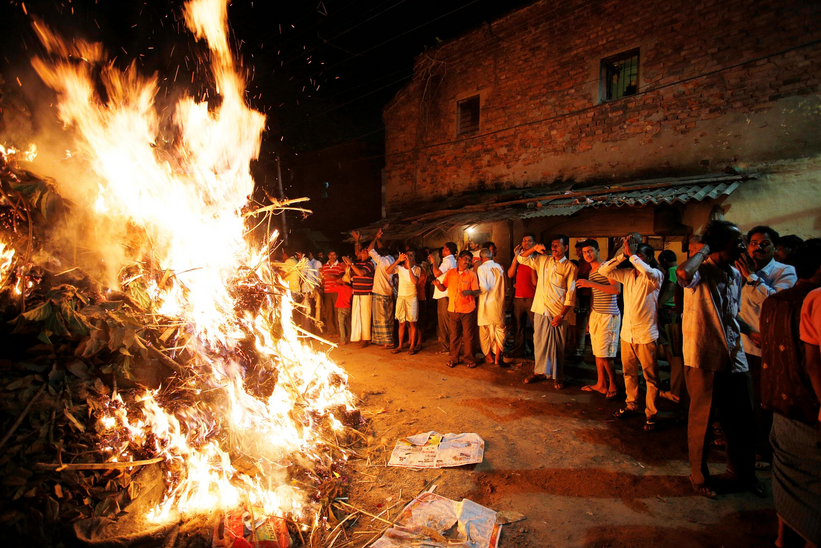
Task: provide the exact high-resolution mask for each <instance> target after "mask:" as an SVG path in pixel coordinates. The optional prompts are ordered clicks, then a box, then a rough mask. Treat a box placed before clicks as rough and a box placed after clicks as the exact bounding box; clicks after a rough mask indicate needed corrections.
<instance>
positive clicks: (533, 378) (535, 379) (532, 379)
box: [525, 373, 547, 384]
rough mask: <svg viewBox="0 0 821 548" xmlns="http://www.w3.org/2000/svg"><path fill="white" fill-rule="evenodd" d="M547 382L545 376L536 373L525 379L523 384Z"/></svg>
mask: <svg viewBox="0 0 821 548" xmlns="http://www.w3.org/2000/svg"><path fill="white" fill-rule="evenodd" d="M546 380H547V375H540V374H538V373H534V374H533V375H530V376H529V377H528V378H526V379H525V384H533V383H534V382H542V381H546Z"/></svg>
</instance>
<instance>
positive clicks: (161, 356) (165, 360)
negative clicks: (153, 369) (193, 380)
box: [137, 337, 185, 375]
mask: <svg viewBox="0 0 821 548" xmlns="http://www.w3.org/2000/svg"><path fill="white" fill-rule="evenodd" d="M137 338H138V339H140V342H141V343H143V345H144V346H145V348H146V349H147V350H148V353H149V354H151V356H153V357H154V358H156V359H158V360H159V361H161V362H162V363H163V364H164V365H167V366H168V367H170V368H171V369H173V370H174V371H176V372H177V373H179V374H180V375H183V374H184V373H185V369H184V368H183V366H181V365H180V364H178V363H177V362H175V361H174V360H172V359H171V358H169V357H168V356H166V355H165V354H163V353H162V352H160V351H159V350H157V349H156V348H154V346H153V345H152V344H151V343H150V342H148V341H146V340H145V339H143V338H142V337H137Z"/></svg>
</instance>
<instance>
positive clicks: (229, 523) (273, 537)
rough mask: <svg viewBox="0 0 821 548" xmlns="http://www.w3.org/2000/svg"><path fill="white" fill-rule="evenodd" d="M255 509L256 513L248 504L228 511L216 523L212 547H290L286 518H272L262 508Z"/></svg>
mask: <svg viewBox="0 0 821 548" xmlns="http://www.w3.org/2000/svg"><path fill="white" fill-rule="evenodd" d="M252 510H253V514H252V513H251V511H250V510H249V509H248V508H247V507H242V508H237V509H236V510H231V511H230V512H226V513H225V514H224V516H222V518H221V519H220V520H219V522H217V524H216V525H214V534H213V536H212V540H211V546H212V548H252V547H253V548H256V547H259V548H290V546H291V537H290V535H289V534H288V527H287V525H286V524H285V520H284V519H283V518H280V517H276V516H271V517H268V516H266V515H265V512H264V510H263V509H262V508H259V507H253V509H252ZM255 537H256V538H255Z"/></svg>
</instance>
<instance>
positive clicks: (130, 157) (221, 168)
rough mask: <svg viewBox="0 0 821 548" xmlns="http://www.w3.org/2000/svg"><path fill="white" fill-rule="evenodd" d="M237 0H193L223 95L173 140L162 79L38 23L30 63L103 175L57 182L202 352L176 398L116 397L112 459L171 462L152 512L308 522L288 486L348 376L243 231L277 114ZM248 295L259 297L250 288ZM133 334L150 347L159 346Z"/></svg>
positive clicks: (180, 113)
mask: <svg viewBox="0 0 821 548" xmlns="http://www.w3.org/2000/svg"><path fill="white" fill-rule="evenodd" d="M226 5H227V4H226V1H225V0H192V1H191V2H189V3H188V4H187V5H186V10H185V21H186V23H187V25H188V28H189V29H190V30H191V31H192V32H193V33H194V35H195V36H196V37H197V38H198V39H204V40H206V42H207V43H208V46H209V49H210V51H211V56H212V63H211V70H212V76H213V79H214V83H215V85H216V89H217V91H218V93H219V94H220V96H221V98H222V101H221V103H220V104H219V106H218V107H216V108H210V109H209V106H208V104H207V103H205V102H197V101H195V100H194V99H192V98H185V99H183V100H181V101H180V102H179V103H178V104H177V105H176V110H175V112H174V115H173V124H172V126H173V127H174V131H175V135H174V136H173V138H170V139H164V138H163V136H162V135H161V131H160V128H161V127H168V124H166V123H164V121H162V120H161V119H160V116H159V114H158V112H157V109H156V108H155V105H154V98H155V96H156V94H157V81H156V78H154V77H151V78H148V77H144V76H141V75H140V74H138V73H137V70H136V68H135V65H133V64H132V65H131V67H129V68H128V69H127V70H126V71H124V72H119V71H117V70H116V69H115V68H114V66H113V64H105V59H106V56H105V53H104V52H103V49H102V47H101V46H100V45H98V44H87V43H83V42H76V43H72V44H67V43H65V42H64V41H62V40H60V38H59V37H57V36H55V35H54V34H53V33H51V32H50V31H49V30H48V28H46V27H45V26H44V25H43V24H42V23H36V24H35V29H36V31H37V33H38V35H39V36H40V39H41V41H42V42H43V45H44V46H45V48H46V50H47V51H48V52H49V53H50V54H51V55H52V56H53V58H52V59H51V60H48V61H47V60H43V59H39V58H37V59H35V60H34V61H33V64H34V66H35V69H36V70H37V72H38V74H39V75H40V76H41V77H42V79H43V80H44V81H45V82H46V83H47V84H48V85H49V86H51V87H52V88H53V89H54V90H55V91H57V93H58V95H59V103H58V114H59V116H60V119H61V120H62V121H63V122H64V123H65V124H66V126H67V127H69V128H71V129H72V130H73V131H74V132H75V141H76V152H74V153H72V154H71V156H72V157H73V159H74V160H72V161H76V160H77V159H80V160H81V161H83V162H86V163H87V165H88V167H89V168H90V171H91V173H93V176H92V177H91V178H90V180H88V181H73V182H72V184H71V185H68V184H65V183H60V182H59V181H58V185H59V186H60V191H61V193H63V194H65V195H67V196H70V197H71V198H72V200H74V201H75V202H76V203H78V204H79V205H80V206H81V207H82V208H83V209H84V211H85V212H86V214H87V215H89V216H91V217H92V218H94V219H96V220H97V222H98V223H99V225H100V226H104V227H106V239H107V240H108V241H107V243H109V244H110V243H111V240H113V241H114V243H116V244H118V246H119V247H120V248H121V249H122V248H125V247H128V249H130V250H132V252H133V256H132V257H131V259H132V260H127V258H126V257H125V255H124V254H114V255H113V256H112V255H108V256H107V257H106V263H107V264H109V266H110V267H111V268H112V270H113V271H114V272H118V273H119V274H118V277H119V284H120V287H121V288H122V290H123V292H124V293H125V294H127V295H131V296H132V298H133V299H134V300H137V299H136V297H134V296H135V295H147V298H146V299H147V302H145V303H140V304H141V306H142V305H144V306H143V308H145V311H146V313H147V315H148V316H149V317H150V318H152V321H155V322H157V323H160V324H167V325H169V326H170V327H169V329H170V330H171V331H173V330H174V329H177V330H179V331H178V332H180V333H182V332H186V333H189V334H190V336H188V337H181V338H182V339H184V341H185V342H184V350H185V352H187V353H189V354H190V355H194V356H196V359H195V360H193V362H192V363H193V366H189V368H190V370H188V371H184V372H183V375H182V379H181V380H179V381H177V382H176V383H175V388H174V391H173V392H172V391H171V389H170V388H165V387H164V388H163V389H160V390H158V391H150V392H146V393H144V394H140V395H133V394H131V395H126V397H125V399H123V397H121V395H119V394H114V395H113V396H112V397H111V399H110V400H108V401H106V402H104V403H103V404H102V406H103V408H104V409H103V410H102V412H101V413H100V417H99V421H98V424H97V431H98V434H99V436H100V439H101V440H102V442H101V447H102V449H103V451H104V452H105V453H106V455H107V457H108V458H109V459H110V460H112V461H118V462H123V461H125V462H130V461H134V460H140V459H143V458H146V456H149V457H154V456H162V457H164V458H165V459H166V463H165V464H166V479H167V485H168V491H167V495H166V498H165V500H164V501H163V502H162V503H161V504H160V505H159V506H158V507H157V508H155V509H154V511H153V512H152V513H151V517H152V518H154V519H158V520H161V519H166V518H167V517H168V516H169V515H170V514H171V513H172V512H173V511H174V510H177V511H179V512H182V513H188V512H202V511H212V510H215V509H230V508H233V507H236V506H237V505H239V504H241V503H242V502H249V503H250V504H251V505H252V506H255V507H262V508H264V510H265V512H266V513H268V514H269V515H273V514H277V515H282V514H283V513H292V514H294V515H296V516H301V517H306V516H307V513H308V512H310V511H312V510H311V507H310V505H309V504H308V501H307V500H306V497H305V496H304V494H302V493H301V492H300V491H299V490H298V489H297V488H296V487H294V486H293V485H290V484H288V481H289V474H288V467H289V466H291V465H294V464H298V465H299V466H301V467H304V468H308V469H310V468H311V466H312V463H315V462H320V461H327V460H328V457H327V456H326V455H325V454H324V449H323V448H324V447H325V445H324V443H325V442H324V441H323V440H324V439H327V437H328V436H333V433H334V431H337V430H340V429H342V428H343V426H342V424H341V422H340V421H339V420H338V419H337V418H336V417H334V416H333V412H336V411H338V410H350V409H351V403H352V396H351V394H350V392H349V391H348V389H347V385H346V376H345V373H344V372H343V371H342V370H341V369H340V368H339V367H337V366H336V365H335V364H334V363H332V362H331V361H330V360H329V359H328V358H327V356H325V355H324V354H321V353H317V352H315V351H313V350H312V349H311V348H309V347H308V346H305V345H303V344H302V342H301V341H300V339H299V337H298V333H297V330H296V328H295V327H294V325H293V323H292V321H291V317H292V308H293V301H292V300H291V298H290V295H289V293H288V292H287V289H286V286H285V284H283V282H282V280H281V279H280V278H279V275H278V274H277V270H276V269H275V268H274V267H273V266H272V265H271V264H270V263H269V262H268V261H267V260H264V259H265V258H266V257H267V255H268V250H269V249H270V243H271V242H270V241H266V242H263V243H262V244H256V245H255V244H252V243H250V238H249V237H247V236H248V234H247V230H246V226H245V224H244V220H243V215H242V211H243V208H246V207H248V199H249V196H250V195H251V194H252V192H253V190H254V181H253V180H252V178H251V175H250V171H249V163H250V161H251V160H253V159H255V158H256V157H257V155H258V153H259V146H260V140H261V132H262V130H263V127H264V121H265V119H264V116H263V115H262V114H260V113H259V112H256V111H253V110H251V109H249V108H248V107H247V106H246V104H245V102H244V100H243V96H244V82H243V78H242V77H241V76H240V74H239V73H238V71H237V69H236V67H235V64H234V60H233V57H232V54H231V51H230V49H229V47H228V40H227V37H226V28H227V10H226ZM97 64H102V65H103V66H102V71H101V72H100V78H101V80H102V83H103V85H104V87H105V91H106V94H105V96H106V99H105V100H103V99H101V98H100V96H99V95H98V94H97V92H96V91H95V89H96V85H95V82H94V81H93V78H92V74H95V73H96V72H95V70H94V68H95V65H97ZM161 122H162V123H161ZM167 143H173V144H167ZM274 237H275V235H274ZM100 245H101V246H100V248H99V249H98V251H99V252H101V253H102V252H103V251H105V249H106V248H105V247H103V246H102V244H100ZM135 250H136V251H135ZM9 262H10V257H9ZM239 287H241V288H243V290H242V291H241V290H239V289H238V288H239ZM243 291H245V292H246V293H251V294H252V296H253V298H250V299H245V298H243V297H242V295H243ZM249 302H250V303H253V305H249V304H248V303H249ZM169 332H170V331H169ZM135 341H136V344H137V345H138V346H140V347H141V348H142V349H146V345H147V344H148V343H146V342H145V341H141V340H140V339H139V337H135ZM249 349H250V350H249ZM249 351H250V352H252V353H254V354H255V355H254V356H253V358H252V359H247V354H248V352H249ZM173 357H174V356H173V355H172V356H168V357H166V358H167V359H169V358H173ZM169 361H170V360H169ZM249 362H253V363H252V364H251V365H249ZM172 363H173V362H172ZM251 369H254V370H256V371H257V372H259V371H261V372H263V373H266V374H267V375H268V377H267V378H273V379H275V380H274V383H273V386H272V388H271V389H270V390H266V391H262V393H264V394H265V395H262V393H261V391H260V390H259V389H258V387H255V386H252V383H251V380H250V378H251V376H252V375H251V373H252V371H251ZM180 394H182V395H183V396H185V397H178V396H179V395H180ZM238 459H240V460H242V463H243V465H242V466H238V464H237V462H238ZM249 463H250V464H249Z"/></svg>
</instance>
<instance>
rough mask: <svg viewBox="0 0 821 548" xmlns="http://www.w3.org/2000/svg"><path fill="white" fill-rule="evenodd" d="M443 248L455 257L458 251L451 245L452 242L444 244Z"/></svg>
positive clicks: (454, 245)
mask: <svg viewBox="0 0 821 548" xmlns="http://www.w3.org/2000/svg"><path fill="white" fill-rule="evenodd" d="M444 247H446V248H448V249H449V250H450V254H451V255H456V251H457V250H458V249H459V248H458V247H456V244H455V243H453V242H445V245H444Z"/></svg>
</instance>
